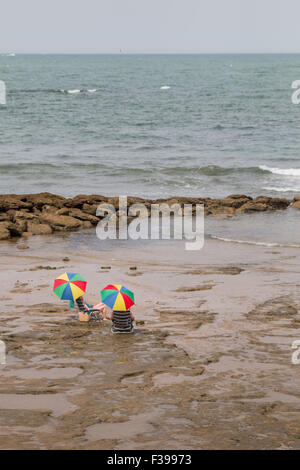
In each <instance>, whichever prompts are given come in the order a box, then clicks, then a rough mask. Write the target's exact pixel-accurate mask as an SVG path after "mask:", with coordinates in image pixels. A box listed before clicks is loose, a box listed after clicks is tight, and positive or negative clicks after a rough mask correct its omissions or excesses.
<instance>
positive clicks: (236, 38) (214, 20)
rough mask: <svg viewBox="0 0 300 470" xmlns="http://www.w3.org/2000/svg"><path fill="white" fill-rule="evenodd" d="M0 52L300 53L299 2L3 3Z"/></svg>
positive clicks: (137, 0)
mask: <svg viewBox="0 0 300 470" xmlns="http://www.w3.org/2000/svg"><path fill="white" fill-rule="evenodd" d="M0 18H1V23H0V52H11V51H13V52H16V53H22V52H24V53H31V52H32V53H43V52H44V53H68V52H69V53H114V52H115V53H118V52H119V50H120V48H122V50H123V51H124V52H125V53H139V52H145V53H164V52H166V53H167V52H172V53H176V52H190V53H201V52H300V1H299V0H2V2H1V6H0Z"/></svg>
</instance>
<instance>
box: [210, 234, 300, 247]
mask: <svg viewBox="0 0 300 470" xmlns="http://www.w3.org/2000/svg"><path fill="white" fill-rule="evenodd" d="M210 238H213V239H215V240H220V241H222V242H229V243H241V244H245V245H258V246H267V247H274V246H277V247H280V246H281V247H290V248H300V245H296V244H284V243H269V242H254V241H251V240H238V239H237V240H235V239H233V238H223V237H217V236H216V235H211V236H210Z"/></svg>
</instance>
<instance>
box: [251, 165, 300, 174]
mask: <svg viewBox="0 0 300 470" xmlns="http://www.w3.org/2000/svg"><path fill="white" fill-rule="evenodd" d="M259 168H260V169H261V170H264V171H269V172H270V173H273V174H274V175H283V176H300V168H275V167H274V168H272V167H269V166H267V165H260V166H259Z"/></svg>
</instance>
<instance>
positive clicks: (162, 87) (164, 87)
mask: <svg viewBox="0 0 300 470" xmlns="http://www.w3.org/2000/svg"><path fill="white" fill-rule="evenodd" d="M170 88H171V87H169V86H168V85H163V86H161V87H160V89H161V90H169V89H170Z"/></svg>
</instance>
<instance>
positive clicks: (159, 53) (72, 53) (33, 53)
mask: <svg viewBox="0 0 300 470" xmlns="http://www.w3.org/2000/svg"><path fill="white" fill-rule="evenodd" d="M9 54H15V55H117V56H119V55H267V54H268V55H298V54H300V51H298V52H296V51H294V52H274V51H273V52H14V51H10V52H8V51H5V52H0V56H8V55H9Z"/></svg>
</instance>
